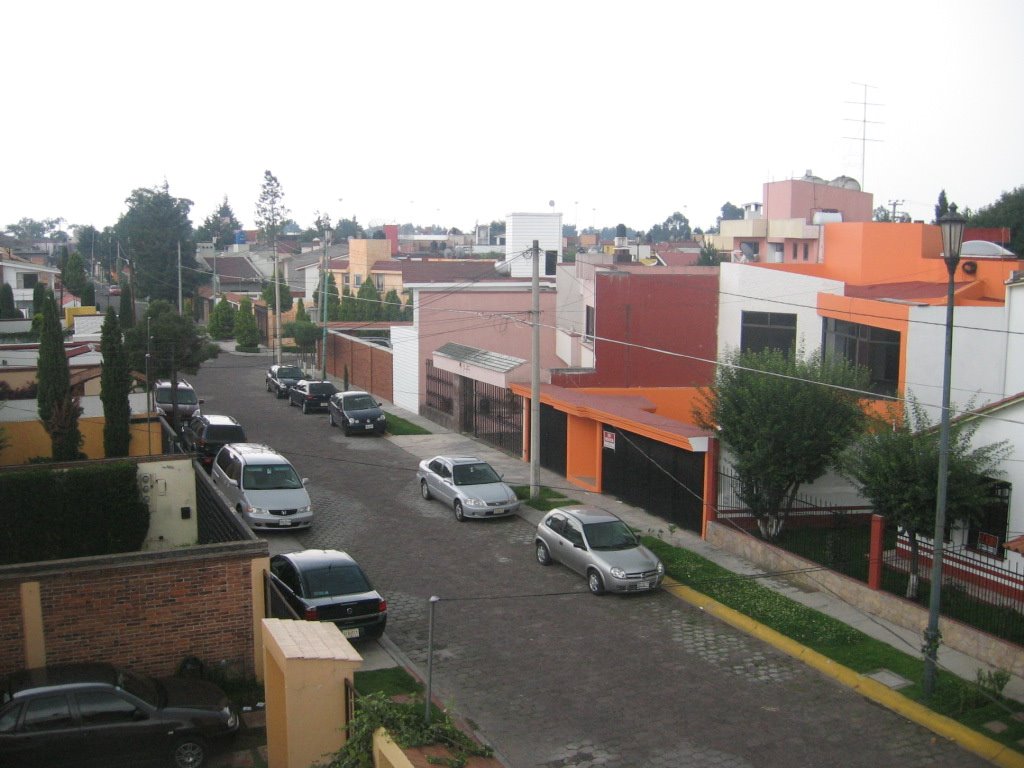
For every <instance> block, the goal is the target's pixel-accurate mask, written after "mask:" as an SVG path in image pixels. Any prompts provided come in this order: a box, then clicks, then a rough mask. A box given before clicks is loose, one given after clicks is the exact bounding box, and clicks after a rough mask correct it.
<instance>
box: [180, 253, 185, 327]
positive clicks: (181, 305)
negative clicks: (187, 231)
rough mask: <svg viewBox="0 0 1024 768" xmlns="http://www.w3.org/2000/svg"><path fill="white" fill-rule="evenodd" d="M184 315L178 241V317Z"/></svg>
mask: <svg viewBox="0 0 1024 768" xmlns="http://www.w3.org/2000/svg"><path fill="white" fill-rule="evenodd" d="M184 314H185V305H184V304H183V303H182V301H181V240H179V241H178V317H181V316H182V315H184Z"/></svg>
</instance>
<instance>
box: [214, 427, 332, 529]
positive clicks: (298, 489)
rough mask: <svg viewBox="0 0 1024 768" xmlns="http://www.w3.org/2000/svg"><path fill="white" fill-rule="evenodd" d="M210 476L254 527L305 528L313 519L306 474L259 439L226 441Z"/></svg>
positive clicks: (247, 522) (233, 505)
mask: <svg viewBox="0 0 1024 768" xmlns="http://www.w3.org/2000/svg"><path fill="white" fill-rule="evenodd" d="M210 477H211V478H212V479H213V482H214V484H215V485H216V486H217V488H218V489H220V491H221V493H223V494H224V495H225V496H226V497H227V499H228V501H229V502H230V503H231V506H232V507H234V508H235V511H237V512H238V513H239V514H240V515H241V516H242V519H244V520H245V522H246V524H248V526H249V527H250V528H252V529H254V530H269V529H280V528H308V527H309V526H310V525H311V524H312V522H313V512H312V510H311V509H310V504H309V494H308V493H306V483H307V482H309V480H308V479H307V478H302V479H300V478H299V475H298V473H297V472H296V471H295V468H294V467H293V466H292V465H291V462H289V461H288V459H286V458H285V457H284V456H282V455H281V454H279V453H277V452H276V451H274V450H273V449H272V448H270V447H268V446H266V445H260V444H259V443H228V444H227V445H225V446H224V447H223V448H221V449H220V451H218V452H217V458H216V459H215V460H214V462H213V467H212V469H211V471H210Z"/></svg>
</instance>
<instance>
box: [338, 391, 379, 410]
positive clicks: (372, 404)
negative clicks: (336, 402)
mask: <svg viewBox="0 0 1024 768" xmlns="http://www.w3.org/2000/svg"><path fill="white" fill-rule="evenodd" d="M376 407H377V401H376V400H374V399H373V398H372V397H370V396H369V395H348V396H347V397H346V398H345V408H346V410H349V411H365V410H368V409H370V408H376Z"/></svg>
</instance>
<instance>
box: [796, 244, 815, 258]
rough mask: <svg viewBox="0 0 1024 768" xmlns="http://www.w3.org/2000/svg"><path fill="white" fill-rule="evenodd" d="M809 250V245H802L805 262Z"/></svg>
mask: <svg viewBox="0 0 1024 768" xmlns="http://www.w3.org/2000/svg"><path fill="white" fill-rule="evenodd" d="M810 250H811V246H810V243H804V261H807V254H808V253H810ZM794 258H795V257H794Z"/></svg>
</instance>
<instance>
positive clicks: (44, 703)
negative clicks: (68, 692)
mask: <svg viewBox="0 0 1024 768" xmlns="http://www.w3.org/2000/svg"><path fill="white" fill-rule="evenodd" d="M73 725H74V721H73V720H72V719H71V710H70V708H69V707H68V697H67V696H65V695H64V694H60V695H59V696H43V697H41V698H38V699H33V700H32V701H30V702H29V703H28V708H27V709H26V710H25V722H24V728H25V730H26V731H53V730H58V729H60V728H70V727H72V726H73Z"/></svg>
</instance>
